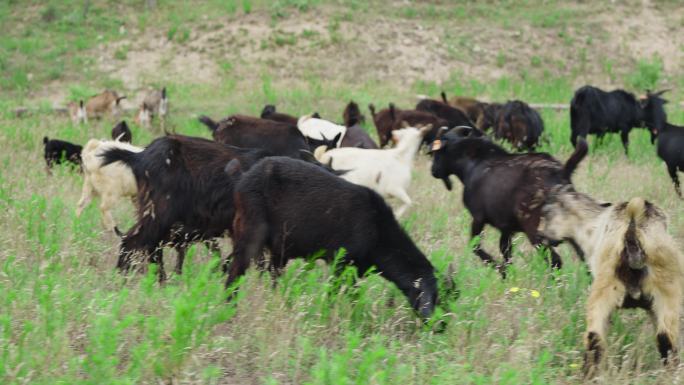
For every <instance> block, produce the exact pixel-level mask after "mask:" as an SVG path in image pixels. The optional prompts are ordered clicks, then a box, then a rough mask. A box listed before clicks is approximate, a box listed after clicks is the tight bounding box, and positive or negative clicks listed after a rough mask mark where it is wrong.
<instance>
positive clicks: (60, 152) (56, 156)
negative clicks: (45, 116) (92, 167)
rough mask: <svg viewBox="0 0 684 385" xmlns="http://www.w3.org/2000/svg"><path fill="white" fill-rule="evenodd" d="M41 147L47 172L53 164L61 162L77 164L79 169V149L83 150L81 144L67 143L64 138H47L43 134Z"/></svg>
mask: <svg viewBox="0 0 684 385" xmlns="http://www.w3.org/2000/svg"><path fill="white" fill-rule="evenodd" d="M43 147H44V153H43V157H44V158H45V164H46V165H47V172H48V174H49V173H50V169H51V168H52V166H53V165H55V164H62V163H64V162H68V163H72V164H74V165H76V166H79V170H80V166H81V151H82V150H83V146H80V145H78V144H73V143H69V142H67V141H64V140H59V139H48V137H47V136H45V137H43Z"/></svg>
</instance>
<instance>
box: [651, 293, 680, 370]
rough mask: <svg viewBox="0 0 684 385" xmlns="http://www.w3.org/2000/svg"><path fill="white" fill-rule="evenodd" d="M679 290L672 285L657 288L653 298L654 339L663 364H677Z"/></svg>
mask: <svg viewBox="0 0 684 385" xmlns="http://www.w3.org/2000/svg"><path fill="white" fill-rule="evenodd" d="M678 291H680V292H681V290H680V289H679V288H677V287H674V285H672V286H671V287H669V288H667V290H659V291H658V293H657V294H656V295H655V296H654V299H653V313H654V321H655V324H656V325H655V326H656V333H657V336H656V339H657V342H658V351H659V352H660V358H661V359H662V361H663V364H665V365H668V364H670V365H673V366H677V365H678V364H679V356H678V351H679V349H678V346H677V345H678V343H679V313H680V311H681V301H680V300H679V298H681V294H678V295H677V294H675V293H677V292H678Z"/></svg>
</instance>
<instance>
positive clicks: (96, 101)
mask: <svg viewBox="0 0 684 385" xmlns="http://www.w3.org/2000/svg"><path fill="white" fill-rule="evenodd" d="M125 98H126V97H125V96H119V94H117V93H116V91H112V90H104V91H103V92H102V93H101V94H98V95H95V96H93V97H91V98H90V99H88V101H87V102H86V104H85V110H86V115H87V117H88V118H95V119H101V118H102V117H103V116H105V115H109V116H116V115H117V114H118V113H119V111H120V109H121V100H122V99H125Z"/></svg>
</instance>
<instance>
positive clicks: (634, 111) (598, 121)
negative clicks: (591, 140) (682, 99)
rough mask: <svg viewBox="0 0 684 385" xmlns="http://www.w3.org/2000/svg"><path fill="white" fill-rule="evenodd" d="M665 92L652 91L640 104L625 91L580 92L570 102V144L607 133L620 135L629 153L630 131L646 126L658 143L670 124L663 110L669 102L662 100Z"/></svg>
mask: <svg viewBox="0 0 684 385" xmlns="http://www.w3.org/2000/svg"><path fill="white" fill-rule="evenodd" d="M664 92H665V91H660V92H656V93H651V92H650V91H649V92H647V94H646V97H645V98H644V99H643V100H642V101H641V102H640V101H638V100H637V99H636V98H635V97H634V95H633V94H631V93H629V92H627V91H624V90H614V91H610V92H605V91H603V90H601V89H599V88H596V87H592V86H584V87H582V88H580V89H578V90H577V91H575V96H573V98H572V101H570V127H571V130H572V131H571V135H570V142H572V145H573V146H574V145H575V144H576V143H577V137H582V138H585V139H586V137H587V135H588V134H596V136H597V137H598V138H599V140H601V139H602V138H603V136H604V135H605V134H606V133H607V132H619V133H620V138H621V139H622V145H623V147H624V148H625V154H627V150H628V147H629V132H630V131H631V130H632V128H634V127H646V128H649V129H650V130H651V143H654V142H655V136H656V133H657V132H658V131H661V130H662V129H663V125H664V124H665V122H666V121H667V115H666V113H665V109H664V108H663V105H664V104H665V103H666V100H665V99H662V98H660V96H661V95H662V94H663V93H664Z"/></svg>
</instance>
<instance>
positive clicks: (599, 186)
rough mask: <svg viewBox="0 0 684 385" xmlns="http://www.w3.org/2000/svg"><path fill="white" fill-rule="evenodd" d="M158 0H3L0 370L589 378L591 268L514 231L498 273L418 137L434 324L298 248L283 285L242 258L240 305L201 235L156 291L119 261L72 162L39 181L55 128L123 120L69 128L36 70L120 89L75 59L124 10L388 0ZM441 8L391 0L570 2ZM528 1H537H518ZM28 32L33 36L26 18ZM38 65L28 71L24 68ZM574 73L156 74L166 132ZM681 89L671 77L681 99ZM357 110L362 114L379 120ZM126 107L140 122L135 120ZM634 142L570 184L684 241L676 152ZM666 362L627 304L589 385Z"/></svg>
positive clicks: (35, 377) (420, 9) (537, 17)
mask: <svg viewBox="0 0 684 385" xmlns="http://www.w3.org/2000/svg"><path fill="white" fill-rule="evenodd" d="M160 3H161V4H160V5H159V9H158V10H155V11H145V10H144V6H143V5H142V2H134V1H130V2H127V1H123V2H117V3H116V4H115V3H111V2H94V3H92V4H91V5H90V7H89V9H88V12H87V16H86V17H85V18H83V17H82V12H83V10H82V6H83V4H84V3H83V2H76V1H74V2H48V3H42V2H41V3H30V4H29V5H28V6H22V5H19V4H18V3H12V2H3V3H0V22H1V23H0V25H2V26H3V27H2V31H3V34H2V36H3V37H2V38H0V45H1V46H2V49H1V50H0V52H2V58H3V59H2V60H0V68H2V69H3V71H2V82H3V83H2V84H0V87H1V88H2V90H3V92H2V94H1V95H0V108H1V111H2V114H1V115H0V146H2V148H4V151H2V152H0V164H2V167H0V218H1V220H0V242H1V244H2V247H1V248H0V309H2V310H1V311H0V382H2V383H7V384H20V383H31V384H55V383H64V384H80V383H83V384H91V383H92V384H102V383H112V384H138V383H160V382H162V383H173V384H176V383H179V384H180V383H202V384H205V383H208V384H219V383H221V384H223V383H230V384H233V383H239V384H242V383H245V384H246V383H249V384H396V383H399V382H401V383H407V384H408V383H411V384H442V383H457V384H491V383H496V384H521V383H525V384H547V383H557V384H570V383H577V382H578V381H580V375H581V373H580V368H581V363H582V339H581V337H582V332H583V330H584V327H585V320H584V317H585V312H584V305H585V301H586V295H587V288H588V286H589V284H590V277H589V275H588V273H587V271H586V268H585V266H584V264H583V263H581V262H580V261H578V260H577V259H576V257H575V256H574V253H573V252H572V251H571V250H570V249H569V248H567V247H565V246H563V247H561V248H560V251H561V254H562V256H563V259H564V261H565V266H564V267H563V269H562V270H560V271H558V272H551V271H550V270H549V269H548V267H547V264H546V262H545V261H544V256H543V255H541V253H540V252H538V251H536V250H534V249H533V248H531V247H530V246H529V244H528V242H527V241H526V239H524V237H523V236H521V235H518V236H516V237H515V239H514V245H515V246H514V258H513V261H514V264H513V266H512V267H511V270H510V274H509V277H508V278H507V279H506V280H505V281H503V280H501V279H500V278H499V276H498V275H497V274H496V273H495V272H494V271H492V269H489V268H486V267H485V266H483V265H482V264H481V263H480V261H479V259H478V258H477V257H475V256H474V255H473V254H472V253H471V252H470V251H469V242H470V241H469V239H468V234H469V226H470V215H469V214H468V213H467V211H466V210H465V209H464V208H463V206H462V203H461V190H460V183H455V189H454V191H452V192H448V191H446V189H445V188H444V187H443V185H442V183H441V182H440V181H438V180H435V179H433V178H432V177H431V176H430V173H429V166H430V160H429V158H428V157H427V156H425V155H422V154H421V155H420V156H419V157H418V160H417V162H416V167H415V170H414V178H413V182H412V186H411V190H410V195H411V197H412V198H413V200H414V205H413V207H412V208H411V209H410V210H409V212H408V213H407V215H406V216H405V217H404V218H403V219H402V224H403V226H404V227H405V228H406V229H407V231H408V232H409V234H410V235H411V237H412V238H413V239H414V241H415V242H416V243H417V244H418V246H419V247H420V249H421V250H423V251H424V252H425V254H426V255H427V256H428V257H429V259H430V260H431V262H432V263H433V264H434V265H435V267H436V268H437V270H438V273H439V275H440V279H441V280H442V281H443V279H444V277H445V275H446V274H447V271H448V265H449V264H452V265H453V268H454V270H453V271H454V273H453V276H452V277H451V278H452V279H453V280H454V281H455V283H456V285H457V287H458V290H459V293H458V295H457V296H450V297H443V298H442V303H441V305H440V308H439V310H438V314H437V315H436V317H435V318H436V319H443V320H446V321H447V326H446V330H444V331H443V332H442V333H434V332H433V331H432V330H431V329H430V328H426V327H423V326H422V325H421V324H420V322H419V321H418V320H417V319H416V317H415V315H414V314H413V312H412V311H411V310H410V308H409V306H407V303H406V300H405V298H404V297H403V295H401V293H400V292H399V291H398V290H397V289H396V288H394V287H393V286H392V285H391V284H389V283H388V282H386V281H385V280H384V279H382V278H380V277H378V276H375V275H371V276H369V277H367V278H366V279H363V280H361V281H360V282H359V284H358V285H356V286H352V285H351V282H352V281H351V279H350V275H353V274H354V271H353V270H351V269H350V270H347V271H346V272H345V273H344V274H343V275H342V276H341V277H335V276H332V275H331V274H330V268H329V267H328V266H325V265H324V264H320V263H308V262H306V261H303V260H300V261H296V262H295V263H292V264H291V265H290V266H289V267H288V268H287V269H286V271H285V273H284V275H283V276H282V277H281V278H279V280H278V282H277V285H275V287H274V285H273V283H272V281H271V279H270V277H269V276H268V275H267V274H264V275H260V274H258V273H257V272H255V271H253V270H252V271H250V272H249V273H248V274H247V276H246V277H245V278H244V281H243V282H242V290H241V291H240V295H239V297H238V299H237V300H236V301H233V302H231V303H226V302H225V292H224V290H223V282H224V277H223V276H222V275H221V274H220V273H218V272H217V269H216V267H217V265H218V259H217V258H216V257H215V256H212V255H210V253H209V252H208V251H207V250H206V249H205V248H204V247H203V246H201V245H196V246H194V247H192V248H191V249H190V251H189V253H188V258H187V259H186V264H185V266H186V269H185V271H184V275H183V276H175V275H172V276H171V278H170V280H169V282H168V283H167V284H165V285H163V286H159V285H158V284H157V283H156V279H155V275H154V271H153V270H154V269H153V268H151V269H150V270H151V271H148V272H146V273H143V274H132V275H131V276H129V277H122V276H121V275H120V274H119V273H117V272H116V271H114V266H115V261H116V254H117V250H118V240H117V239H116V237H115V236H114V235H112V234H109V233H105V232H104V231H103V230H102V227H101V224H100V214H99V210H98V208H97V204H98V202H97V200H96V201H95V202H94V203H93V204H91V205H90V206H89V207H88V208H87V209H86V210H85V212H84V213H83V215H82V216H81V217H80V218H76V217H75V214H74V210H75V206H76V202H77V201H78V198H79V195H80V188H81V184H82V176H81V175H79V174H77V173H74V172H71V171H70V170H69V169H68V168H67V167H57V168H56V169H55V170H54V172H53V175H52V176H47V175H46V174H45V171H44V161H43V159H42V138H43V136H49V137H50V138H60V139H65V140H69V141H73V142H76V143H85V142H86V141H87V140H88V139H90V138H93V137H95V138H106V137H109V131H110V129H111V127H112V123H113V121H110V120H103V121H101V122H97V121H95V122H91V123H90V124H89V125H87V126H79V125H73V124H72V123H71V122H70V121H69V120H68V118H66V117H62V116H55V115H53V114H49V113H47V111H48V110H49V107H50V103H49V102H48V101H47V100H45V99H44V98H43V97H42V96H41V95H40V92H41V91H43V84H44V83H45V82H52V81H54V82H58V84H59V85H60V86H62V87H64V88H66V89H67V90H68V92H67V94H68V95H69V97H70V98H72V99H77V98H80V97H84V96H87V95H88V94H89V93H91V92H97V91H98V90H100V88H102V87H107V86H112V87H117V88H118V87H121V82H120V81H119V80H118V79H111V78H109V77H108V75H106V74H101V73H99V72H98V71H97V70H96V69H94V68H93V67H88V66H87V65H86V68H90V69H89V70H87V71H81V72H79V71H74V70H73V67H74V66H76V67H78V65H75V64H78V63H88V62H89V61H90V60H93V59H92V57H91V56H89V55H90V53H91V51H90V50H91V49H92V48H93V47H94V46H95V45H96V44H98V43H97V41H98V40H97V39H98V36H99V35H101V36H102V38H101V39H100V40H107V41H117V40H122V41H125V40H126V34H125V33H123V34H122V33H121V32H120V26H121V21H122V20H123V21H125V22H126V23H130V25H134V26H135V28H140V26H144V28H149V29H152V28H154V29H160V30H162V31H165V33H166V34H167V35H173V36H172V39H174V40H178V39H181V40H182V36H183V35H184V32H183V31H184V29H186V28H187V29H188V30H190V29H191V27H190V26H191V25H192V24H193V23H195V22H196V21H197V20H202V16H203V15H205V14H210V15H214V16H212V17H217V18H221V17H225V16H226V15H228V17H241V16H243V15H244V14H245V13H247V12H249V13H256V12H266V13H267V14H268V15H269V17H270V18H272V20H275V21H274V23H278V20H281V19H283V18H287V17H291V16H292V15H295V14H304V15H306V14H309V13H311V14H315V13H316V12H328V9H329V8H328V7H332V9H333V11H330V12H332V14H333V15H332V16H330V18H331V19H334V17H335V15H338V14H341V15H342V16H340V17H343V15H344V9H350V10H354V11H356V10H362V11H363V12H372V11H376V10H377V9H378V7H379V6H378V4H376V3H370V4H366V3H365V2H350V3H346V2H345V3H342V2H332V3H329V2H323V1H320V2H319V1H305V0H301V1H279V2H276V3H266V2H264V3H261V2H250V1H241V2H203V3H201V4H199V5H196V4H194V3H192V4H191V3H189V2H187V3H186V2H177V3H176V2H174V3H164V2H160ZM22 4H23V3H22ZM478 4H479V3H478ZM545 4H546V3H545ZM665 6H667V4H665ZM50 7H52V8H53V9H54V14H55V16H54V19H51V20H50V21H49V22H45V23H46V24H45V25H42V24H41V25H42V26H43V27H42V28H33V29H31V28H29V25H28V24H27V23H29V22H31V21H32V20H37V19H38V18H41V19H42V18H44V17H45V18H48V19H50V18H52V17H53V16H49V12H50V11H49V10H50ZM444 8H445V6H444V5H441V4H433V5H430V4H408V5H406V6H402V7H399V9H398V10H397V11H396V13H395V14H392V16H391V17H393V18H397V19H400V18H401V19H403V18H406V19H420V20H424V19H429V18H431V17H434V18H438V19H439V18H448V17H449V16H448V15H451V14H453V15H454V17H457V16H458V15H461V16H460V17H466V16H467V15H473V14H474V15H477V17H480V18H483V19H485V20H488V21H490V22H492V23H505V20H504V19H509V20H517V19H520V18H522V19H524V20H527V22H529V23H532V24H535V25H539V26H541V27H542V28H557V27H558V25H561V24H565V23H571V22H573V15H574V13H572V11H566V10H564V9H565V6H564V5H562V4H551V5H548V4H547V7H545V8H539V2H535V1H530V2H528V3H526V4H525V6H524V7H522V8H521V9H520V10H515V11H512V10H511V11H510V12H509V11H507V10H510V9H511V8H515V7H512V6H510V3H503V6H501V7H497V4H491V5H490V4H482V5H477V6H475V5H456V6H453V7H448V8H449V10H450V12H451V13H450V14H448V15H446V16H445V15H444V14H443V13H442V12H441V11H442V10H443V9H444ZM340 9H342V11H340ZM530 9H535V10H536V11H535V12H533V13H525V10H530ZM112 10H115V11H114V12H113V11H112ZM495 10H496V11H495ZM46 13H47V14H48V15H46ZM326 15H327V16H329V15H328V14H327V13H326ZM48 16H49V17H48ZM509 22H510V21H509ZM129 27H130V26H129ZM131 28H132V27H131ZM131 28H127V29H128V30H130V29H131ZM29 29H30V30H31V32H30V33H29V32H26V31H27V30H29ZM6 31H8V33H7V34H5V33H4V32H6ZM79 39H80V40H79ZM60 42H63V43H60ZM60 44H62V45H61V47H62V48H61V50H60V49H59V47H60ZM79 47H81V48H79ZM119 55H120V56H121V57H123V56H125V53H121V54H119ZM122 60H125V58H124V59H122ZM60 63H63V66H62V64H60ZM60 68H63V71H60ZM51 72H53V73H52V74H51ZM22 73H23V75H22ZM28 74H33V77H32V79H31V80H28ZM57 75H59V76H57ZM616 76H617V75H616ZM619 76H620V77H622V79H624V80H623V81H624V82H625V83H624V84H626V85H627V86H629V87H632V89H633V90H638V88H640V87H642V86H649V87H652V88H655V86H660V85H663V83H664V82H665V80H664V79H666V81H667V82H675V83H676V82H678V81H680V78H679V77H678V75H676V74H666V73H664V72H663V70H662V67H661V65H660V64H658V60H657V59H655V60H654V59H652V58H644V59H642V60H641V61H637V62H636V64H635V65H634V66H632V67H630V68H628V69H626V70H624V73H622V74H620V75H619ZM22 79H23V80H22ZM576 82H577V78H576V77H573V75H572V74H565V75H562V76H552V75H547V76H545V75H544V74H543V73H536V72H534V73H531V74H530V75H527V77H523V76H521V75H520V73H515V74H510V75H507V76H504V77H502V78H501V79H499V80H497V81H486V82H485V81H480V80H476V79H469V78H466V77H464V76H463V75H462V74H460V73H454V74H453V75H452V76H451V78H450V79H448V80H447V81H445V82H443V83H441V84H438V83H435V82H430V81H417V82H415V83H413V84H412V85H411V86H409V87H403V86H399V85H396V84H393V83H391V82H386V81H379V80H373V79H371V80H367V81H360V82H355V83H347V84H345V83H342V84H341V83H340V82H339V81H336V80H335V79H330V78H322V77H319V76H315V75H312V76H308V77H306V78H297V79H279V78H277V77H275V76H272V75H270V74H269V72H268V71H264V72H263V73H256V74H255V75H254V76H253V77H250V78H238V77H235V76H231V75H230V74H228V73H227V74H225V75H224V76H221V77H220V78H218V79H216V80H215V81H214V82H213V83H211V84H206V83H194V82H177V81H173V79H170V81H166V82H164V84H165V85H166V86H167V88H168V92H169V97H170V99H171V114H172V115H171V119H170V122H169V127H168V128H169V130H171V131H175V132H178V133H182V134H187V135H196V136H203V137H209V132H208V131H207V130H206V128H205V127H204V126H202V125H201V124H199V123H198V122H197V121H196V116H197V115H198V114H200V113H205V114H209V115H211V116H213V117H222V116H225V115H227V114H230V113H236V112H240V113H247V114H257V113H258V112H259V111H260V110H261V108H262V106H263V105H264V104H265V103H276V104H277V105H278V108H279V109H281V110H282V111H286V112H290V113H293V114H304V113H310V112H311V111H312V110H316V111H319V112H320V113H321V114H322V115H323V117H325V118H329V119H331V120H334V121H341V112H342V109H343V108H344V105H345V104H346V102H347V101H348V100H350V99H353V100H355V101H357V102H358V103H359V104H360V105H361V106H362V107H363V109H364V111H365V110H366V109H365V106H366V105H367V104H368V103H371V102H372V103H374V104H375V105H376V106H378V107H380V106H385V105H386V104H387V103H388V102H390V101H392V102H395V103H397V105H398V106H404V107H408V106H411V105H413V104H414V103H415V95H416V94H426V95H431V96H434V97H437V95H438V94H439V92H440V91H441V90H445V91H446V92H447V93H448V94H449V95H455V94H465V95H478V96H479V95H485V96H486V97H487V98H489V99H491V100H498V101H505V100H507V99H522V100H527V101H534V102H549V103H557V102H563V101H567V100H569V99H570V97H571V96H572V92H573V90H574V87H575V85H576V84H575V83H576ZM36 95H38V96H36ZM676 95H679V91H675V93H674V96H673V97H674V100H677V99H676ZM27 104H30V105H35V106H38V107H40V108H42V111H43V112H39V113H35V114H32V115H30V116H28V117H25V118H16V117H15V116H14V114H13V113H12V110H13V109H14V108H15V107H17V106H20V105H27ZM541 113H542V116H543V118H544V121H545V124H546V132H545V136H546V138H548V144H545V145H543V146H542V148H541V150H543V151H548V152H550V153H551V154H553V155H554V156H556V157H557V158H559V159H561V160H565V159H566V158H567V157H568V156H569V155H570V153H571V152H572V149H571V146H570V144H569V140H568V139H569V129H568V127H569V121H568V113H567V111H561V112H556V111H552V110H543V111H541ZM668 113H669V117H670V121H672V122H675V123H681V122H684V113H682V110H681V108H680V107H679V106H677V105H676V103H671V104H670V105H669V106H668ZM366 115H367V120H368V122H367V123H366V128H367V129H368V130H369V131H371V132H372V131H373V126H372V123H370V116H369V114H368V113H367V112H366ZM127 118H128V120H129V122H130V120H131V116H127ZM132 128H133V134H134V135H133V137H134V143H135V144H139V145H145V144H147V143H149V142H150V141H151V140H153V139H154V138H155V137H157V136H159V135H161V132H160V130H159V128H155V129H153V130H144V129H141V128H139V127H136V126H133V127H132ZM630 139H631V144H630V156H629V157H625V156H624V154H623V152H622V146H621V143H620V140H619V138H618V137H617V136H615V135H613V136H610V137H608V138H607V139H606V140H605V142H604V144H603V146H601V147H598V148H597V147H595V146H592V148H591V153H590V155H589V157H588V158H587V159H586V160H585V161H584V162H583V163H582V164H581V165H580V168H579V170H578V172H577V174H576V175H575V177H574V181H575V184H576V186H577V189H578V190H580V191H584V192H587V193H590V194H591V195H592V196H595V197H596V198H597V199H602V200H606V201H620V200H626V199H628V198H630V197H632V196H643V197H645V198H647V199H649V200H651V201H653V202H655V203H657V204H658V205H659V206H661V207H663V208H664V209H665V211H666V212H667V213H668V214H669V217H670V229H669V230H670V232H671V233H672V234H673V235H674V236H675V238H677V239H678V240H679V241H681V240H682V239H683V238H684V222H682V221H683V220H682V219H681V218H682V215H681V214H682V209H681V201H680V200H679V199H678V198H676V197H675V194H674V189H673V188H672V186H671V184H670V181H669V177H668V176H667V172H666V169H665V166H664V164H662V162H661V161H660V160H659V159H657V157H656V156H655V148H654V147H653V146H652V145H651V144H650V142H649V135H648V133H647V132H646V131H645V130H639V129H637V130H634V131H633V132H632V134H631V136H630ZM390 203H394V202H390ZM114 215H115V218H116V219H117V221H118V222H119V223H120V227H121V228H128V227H129V226H130V225H132V224H133V223H134V218H133V209H132V205H131V204H129V203H128V202H122V203H121V205H120V207H118V208H117V209H116V210H115V212H114ZM484 241H485V247H486V248H487V250H490V251H492V252H495V251H496V250H497V249H498V233H497V232H496V231H495V230H492V229H488V230H487V231H486V234H485V236H484ZM229 252H230V242H228V241H223V242H222V255H223V256H225V255H228V254H229ZM166 255H167V258H166V264H167V265H171V264H173V263H174V262H175V260H174V257H173V252H172V251H170V250H167V252H166ZM495 255H498V253H495ZM657 357H658V353H657V350H656V347H655V338H654V332H653V328H652V326H651V324H650V321H649V319H648V316H647V315H646V314H645V313H643V312H636V311H623V312H620V313H619V314H618V316H614V317H613V319H612V325H611V329H610V334H609V349H608V365H607V368H606V371H605V374H604V376H603V377H602V378H601V379H599V381H598V382H599V383H606V384H633V383H639V384H660V383H677V382H679V381H680V380H679V377H680V376H681V372H680V371H679V370H678V371H675V372H669V373H668V372H665V371H663V370H662V368H661V366H660V364H659V362H658V358H657Z"/></svg>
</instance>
